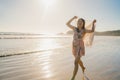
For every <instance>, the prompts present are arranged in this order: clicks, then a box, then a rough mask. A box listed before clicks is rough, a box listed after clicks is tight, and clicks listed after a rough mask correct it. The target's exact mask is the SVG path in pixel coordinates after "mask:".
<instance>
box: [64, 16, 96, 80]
mask: <svg viewBox="0 0 120 80" xmlns="http://www.w3.org/2000/svg"><path fill="white" fill-rule="evenodd" d="M74 19H77V16H74V17H73V18H72V19H70V20H69V21H68V22H67V23H66V25H67V26H68V27H69V28H71V29H72V30H73V31H74V35H73V45H72V52H73V55H74V57H75V61H74V65H75V66H74V71H73V76H72V79H71V80H74V79H75V76H76V74H77V71H78V64H79V65H80V67H81V68H82V71H83V73H84V70H85V67H84V65H83V62H82V61H81V57H82V56H84V55H85V47H84V41H83V38H84V36H85V34H86V33H92V32H94V30H95V23H96V20H94V21H93V22H92V30H87V29H85V20H84V19H82V18H80V19H78V21H77V26H76V27H75V26H73V25H71V22H72V21H73V20H74Z"/></svg>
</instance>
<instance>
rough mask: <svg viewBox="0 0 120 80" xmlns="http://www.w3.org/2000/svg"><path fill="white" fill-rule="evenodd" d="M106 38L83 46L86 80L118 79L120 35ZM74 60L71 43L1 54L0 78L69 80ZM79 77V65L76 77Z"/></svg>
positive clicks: (119, 73) (80, 77) (100, 38)
mask: <svg viewBox="0 0 120 80" xmlns="http://www.w3.org/2000/svg"><path fill="white" fill-rule="evenodd" d="M105 38H106V39H104V38H102V37H98V38H96V39H95V41H97V43H94V45H93V46H92V47H91V48H86V55H85V56H84V57H82V61H83V63H84V65H85V66H86V71H85V74H86V76H87V77H88V78H89V80H119V79H120V64H119V61H120V58H119V57H120V53H119V48H120V47H119V45H120V43H119V40H120V37H114V38H113V37H105ZM103 41H104V43H103ZM70 42H71V40H70V41H68V43H70ZM110 43H111V44H110ZM73 62H74V57H73V55H72V53H71V44H69V45H68V46H66V47H60V48H57V49H53V50H47V51H43V52H34V53H30V54H22V55H13V56H8V57H0V80H70V79H71V76H72V72H73V68H74V64H73ZM82 77H83V74H82V70H81V68H79V71H78V74H77V76H76V78H75V80H82Z"/></svg>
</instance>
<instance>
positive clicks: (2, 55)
mask: <svg viewBox="0 0 120 80" xmlns="http://www.w3.org/2000/svg"><path fill="white" fill-rule="evenodd" d="M65 47H68V46H64V48H65ZM60 48H63V47H57V48H53V49H45V50H36V51H26V52H20V53H11V54H1V55H0V57H9V56H15V55H23V54H32V53H38V52H45V51H50V50H56V49H60Z"/></svg>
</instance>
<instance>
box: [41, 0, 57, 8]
mask: <svg viewBox="0 0 120 80" xmlns="http://www.w3.org/2000/svg"><path fill="white" fill-rule="evenodd" d="M42 3H43V5H44V6H45V7H50V6H52V5H53V4H54V3H55V0H42Z"/></svg>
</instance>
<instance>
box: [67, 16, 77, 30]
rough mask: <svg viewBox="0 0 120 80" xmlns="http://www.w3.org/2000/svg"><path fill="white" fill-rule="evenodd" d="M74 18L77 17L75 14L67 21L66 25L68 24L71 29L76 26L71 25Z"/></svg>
mask: <svg viewBox="0 0 120 80" xmlns="http://www.w3.org/2000/svg"><path fill="white" fill-rule="evenodd" d="M74 19H77V16H74V17H73V18H71V19H70V20H69V21H68V22H67V23H66V25H67V26H68V27H69V28H71V29H74V26H73V25H71V22H72V21H73V20H74Z"/></svg>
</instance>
